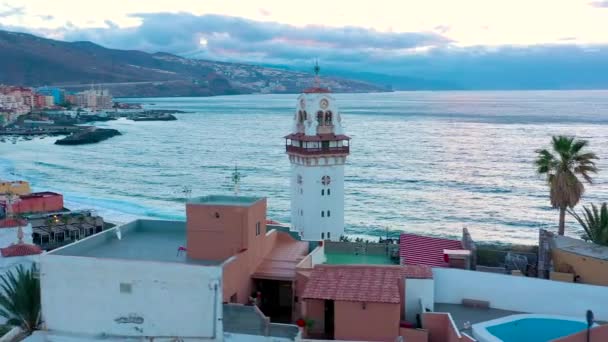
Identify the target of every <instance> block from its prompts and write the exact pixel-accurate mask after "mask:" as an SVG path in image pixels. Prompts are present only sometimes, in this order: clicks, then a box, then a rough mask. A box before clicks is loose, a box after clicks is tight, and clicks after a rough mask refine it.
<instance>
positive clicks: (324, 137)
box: [284, 133, 350, 141]
mask: <svg viewBox="0 0 608 342" xmlns="http://www.w3.org/2000/svg"><path fill="white" fill-rule="evenodd" d="M284 138H285V139H292V140H301V141H339V140H350V137H349V136H348V135H344V134H339V135H335V134H333V133H327V134H317V135H306V134H304V133H292V134H289V135H286V136H284Z"/></svg>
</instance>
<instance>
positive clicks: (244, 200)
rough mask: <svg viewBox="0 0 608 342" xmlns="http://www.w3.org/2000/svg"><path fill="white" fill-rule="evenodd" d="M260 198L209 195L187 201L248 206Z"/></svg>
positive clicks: (191, 202) (260, 198)
mask: <svg viewBox="0 0 608 342" xmlns="http://www.w3.org/2000/svg"><path fill="white" fill-rule="evenodd" d="M262 199H263V198H262V197H246V196H222V195H211V196H204V197H198V198H193V199H191V200H189V201H188V203H190V204H204V205H227V206H241V207H249V206H252V205H253V204H255V203H256V202H258V201H261V200H262Z"/></svg>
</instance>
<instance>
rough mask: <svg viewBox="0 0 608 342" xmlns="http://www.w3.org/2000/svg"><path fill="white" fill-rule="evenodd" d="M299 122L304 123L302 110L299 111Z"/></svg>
mask: <svg viewBox="0 0 608 342" xmlns="http://www.w3.org/2000/svg"><path fill="white" fill-rule="evenodd" d="M298 122H299V123H302V111H301V110H299V111H298Z"/></svg>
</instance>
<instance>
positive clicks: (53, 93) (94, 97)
mask: <svg viewBox="0 0 608 342" xmlns="http://www.w3.org/2000/svg"><path fill="white" fill-rule="evenodd" d="M72 106H73V107H80V108H83V109H90V110H104V109H110V108H112V106H113V98H112V95H111V94H110V91H109V90H107V89H99V88H95V87H92V88H91V89H90V90H85V91H82V92H79V93H69V92H67V91H65V90H64V89H61V88H58V87H49V86H45V87H39V88H36V89H33V88H27V87H21V86H11V85H0V126H6V125H9V124H11V123H14V122H16V121H17V120H18V118H19V117H20V116H21V115H24V114H27V113H30V112H31V111H32V110H38V109H61V108H65V107H72Z"/></svg>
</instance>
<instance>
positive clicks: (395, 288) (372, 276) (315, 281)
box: [302, 265, 433, 303]
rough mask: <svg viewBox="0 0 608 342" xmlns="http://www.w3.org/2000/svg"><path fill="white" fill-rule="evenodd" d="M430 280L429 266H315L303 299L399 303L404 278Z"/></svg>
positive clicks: (431, 274) (431, 275)
mask: <svg viewBox="0 0 608 342" xmlns="http://www.w3.org/2000/svg"><path fill="white" fill-rule="evenodd" d="M432 277H433V273H432V272H431V269H430V267H428V266H386V265H316V266H315V268H314V269H313V271H312V273H311V275H310V278H309V280H308V282H307V283H306V288H305V289H304V293H303V295H302V298H304V299H330V300H343V301H351V302H377V303H400V302H401V289H402V287H400V282H402V281H403V280H404V278H418V279H429V278H432Z"/></svg>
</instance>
